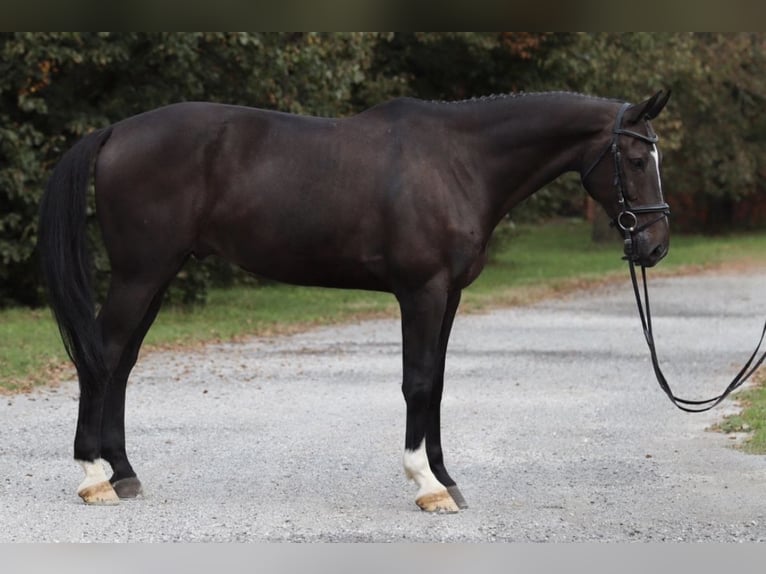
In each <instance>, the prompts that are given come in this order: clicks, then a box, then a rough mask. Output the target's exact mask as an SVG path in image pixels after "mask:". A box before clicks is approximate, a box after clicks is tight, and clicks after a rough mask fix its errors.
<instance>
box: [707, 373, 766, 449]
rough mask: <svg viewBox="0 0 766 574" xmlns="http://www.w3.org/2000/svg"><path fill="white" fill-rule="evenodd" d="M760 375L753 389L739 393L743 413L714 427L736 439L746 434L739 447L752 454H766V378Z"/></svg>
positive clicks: (727, 418)
mask: <svg viewBox="0 0 766 574" xmlns="http://www.w3.org/2000/svg"><path fill="white" fill-rule="evenodd" d="M760 373H761V374H760V376H756V381H755V385H754V386H753V387H752V388H750V389H747V390H745V391H740V392H739V393H737V400H738V401H739V403H740V405H742V412H740V413H739V414H736V415H730V416H727V417H726V418H724V420H723V421H722V422H721V423H719V424H717V425H715V426H714V427H713V430H716V431H719V432H723V433H727V434H731V435H732V437H734V438H736V437H737V436H739V435H740V434H744V435H745V439H744V441H743V442H741V443H740V444H739V445H738V446H739V448H741V449H742V450H744V451H745V452H749V453H752V454H766V376H765V375H764V374H763V372H762V371H760Z"/></svg>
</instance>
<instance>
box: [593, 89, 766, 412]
mask: <svg viewBox="0 0 766 574" xmlns="http://www.w3.org/2000/svg"><path fill="white" fill-rule="evenodd" d="M629 106H630V104H627V103H626V104H623V105H622V107H621V108H620V111H619V112H618V114H617V119H616V121H615V125H614V129H613V130H612V141H611V142H610V144H609V146H607V147H606V148H605V149H604V150H603V151H602V152H601V154H600V155H599V156H598V158H596V161H595V162H593V164H591V166H590V167H589V168H588V169H587V170H585V172H584V173H583V175H582V180H583V181H584V180H585V178H586V177H587V176H588V174H590V172H591V171H593V169H594V168H595V167H596V166H597V165H598V164H599V163H600V162H601V160H602V159H603V158H604V156H605V155H606V153H607V151H610V150H611V152H612V157H613V159H614V186H615V188H616V190H617V201H618V204H619V211H618V213H617V216H616V217H615V218H614V221H613V222H612V223H613V225H616V226H617V227H618V228H619V229H620V232H621V233H622V237H623V243H624V250H625V256H624V257H623V259H625V260H626V261H627V262H628V266H629V269H630V279H631V282H632V283H633V292H634V294H635V296H636V306H637V307H638V316H639V318H640V319H641V326H642V328H643V331H644V338H645V339H646V344H647V346H648V347H649V353H650V355H651V359H652V367H653V369H654V375H655V377H656V378H657V382H658V383H659V385H660V388H661V389H662V390H663V391H664V392H665V394H666V395H667V396H668V398H669V399H670V401H671V402H672V403H673V404H674V405H675V406H676V407H678V408H679V409H681V410H682V411H686V412H689V413H701V412H704V411H707V410H710V409H712V408H713V407H715V406H717V405H718V404H720V403H721V401H723V400H724V399H725V398H726V397H727V396H729V394H730V393H731V392H732V391H734V390H735V389H737V388H739V387H740V386H742V385H743V384H744V383H745V382H746V381H747V380H748V379H749V378H750V376H751V375H752V374H753V373H755V372H756V371H757V370H758V368H759V367H760V366H761V365H762V364H763V362H764V360H766V351H765V352H764V353H763V354H762V355H761V356H760V357H759V358H758V359H757V360H756V357H758V352H759V351H760V349H761V345H762V344H763V341H764V339H766V322H764V325H763V330H762V331H761V337H760V339H759V340H758V345H757V346H756V347H755V350H754V351H753V353H752V354H751V355H750V358H749V359H748V360H747V362H746V363H745V365H744V366H743V367H742V368H741V369H740V370H739V372H738V373H737V374H736V376H735V377H734V378H733V379H732V381H731V382H730V383H729V385H728V386H727V387H726V389H725V390H724V391H723V392H722V393H721V394H720V395H718V396H715V397H713V398H710V399H706V400H688V399H682V398H679V397H677V396H676V395H675V394H674V393H673V391H672V389H671V388H670V385H669V384H668V381H667V379H666V378H665V375H664V373H663V372H662V369H661V368H660V364H659V360H658V358H657V349H656V345H655V342H654V331H653V329H652V312H651V306H650V304H649V288H648V283H647V280H646V267H644V266H643V265H642V266H641V281H642V285H643V292H644V296H643V301H642V299H641V289H640V288H639V285H638V277H637V273H636V255H635V253H634V250H633V237H634V236H635V235H636V234H637V233H640V232H641V231H643V230H644V229H647V228H648V227H650V226H652V225H654V224H655V223H657V222H658V221H661V220H662V219H663V218H665V217H667V216H668V215H670V207H669V206H668V204H667V203H664V202H663V203H659V204H653V205H646V206H637V207H631V206H630V204H629V202H628V199H627V197H626V195H625V186H624V184H623V176H622V162H621V154H620V148H619V145H618V138H619V136H620V135H626V136H629V137H633V138H637V139H640V140H642V141H645V142H647V143H649V144H652V145H655V143H656V142H657V140H658V137H657V136H656V135H655V134H653V133H650V134H649V135H644V134H640V133H637V132H634V131H631V130H626V129H623V127H622V118H623V115H624V114H625V111H626V110H627V109H628V107H629ZM645 213H660V215H659V217H657V218H655V219H652V220H650V221H649V222H647V223H644V224H643V225H640V226H639V225H638V217H637V215H640V214H645Z"/></svg>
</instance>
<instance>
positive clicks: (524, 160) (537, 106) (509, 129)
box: [462, 95, 617, 227]
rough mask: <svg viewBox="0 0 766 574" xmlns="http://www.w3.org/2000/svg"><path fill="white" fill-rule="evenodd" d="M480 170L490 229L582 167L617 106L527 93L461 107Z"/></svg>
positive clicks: (485, 214)
mask: <svg viewBox="0 0 766 574" xmlns="http://www.w3.org/2000/svg"><path fill="white" fill-rule="evenodd" d="M471 105H473V106H474V109H473V110H468V109H466V118H470V120H467V121H466V122H465V123H464V124H463V126H462V129H463V130H465V131H466V132H468V133H470V134H471V137H470V138H469V139H470V140H471V144H470V145H471V146H473V147H474V151H475V152H478V153H477V154H476V156H475V157H476V159H475V161H476V162H478V164H479V169H480V171H481V172H482V180H483V186H481V187H482V189H481V190H480V192H481V194H482V195H483V196H482V197H480V198H478V199H479V200H480V201H481V203H482V204H483V205H482V210H483V211H484V212H485V213H484V218H485V219H486V220H487V221H488V224H489V225H490V226H491V227H494V225H495V224H497V222H498V221H500V219H502V218H503V216H505V214H506V213H508V211H509V210H510V209H511V208H513V207H514V206H515V205H517V204H518V203H520V202H521V201H523V200H524V199H526V198H527V197H529V196H530V195H532V194H533V193H535V192H536V191H537V190H538V189H540V188H541V187H543V186H544V185H545V184H547V183H549V182H551V181H553V180H554V179H556V178H557V177H558V176H560V175H561V174H562V173H565V172H567V171H577V170H580V169H581V168H582V163H583V161H584V155H585V154H586V153H587V152H588V151H589V150H590V149H591V148H592V147H593V145H594V138H597V137H598V136H599V135H600V134H602V133H603V132H604V130H606V129H609V127H610V121H611V118H613V117H614V113H615V112H614V108H615V107H616V106H617V104H615V103H613V102H610V101H604V100H598V99H595V98H586V97H583V96H575V95H557V96H543V95H528V96H523V97H518V98H510V97H509V98H506V99H503V98H498V99H497V100H492V101H487V102H477V103H475V104H466V106H471Z"/></svg>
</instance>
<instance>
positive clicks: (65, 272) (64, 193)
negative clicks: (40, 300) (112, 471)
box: [38, 128, 112, 393]
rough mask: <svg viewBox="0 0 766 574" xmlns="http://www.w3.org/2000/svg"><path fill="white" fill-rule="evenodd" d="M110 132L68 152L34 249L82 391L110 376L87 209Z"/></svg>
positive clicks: (45, 201)
mask: <svg viewBox="0 0 766 574" xmlns="http://www.w3.org/2000/svg"><path fill="white" fill-rule="evenodd" d="M111 132H112V130H111V128H105V129H102V130H98V131H95V132H93V133H91V134H89V135H87V136H85V137H84V138H82V139H81V140H80V141H78V142H77V143H76V144H75V145H74V146H73V147H72V148H71V149H70V150H69V151H67V152H66V153H65V154H64V157H62V158H61V161H59V163H58V165H56V167H55V169H54V170H53V174H52V175H51V177H50V179H49V180H48V184H47V186H46V188H45V194H44V195H43V198H42V201H41V203H40V221H39V227H38V251H39V254H40V257H41V261H42V267H43V274H44V277H45V282H46V286H47V289H48V298H49V303H50V306H51V309H52V310H53V314H54V316H55V318H56V322H57V323H58V328H59V331H60V332H61V338H62V340H63V341H64V346H65V347H66V350H67V353H68V354H69V357H70V359H72V362H73V363H74V365H75V367H76V368H77V375H78V378H79V380H80V392H83V393H86V392H93V391H95V390H97V389H98V388H99V387H101V388H103V386H104V385H105V384H106V379H107V376H108V371H107V368H106V364H105V362H104V351H103V342H102V339H101V333H100V332H99V328H98V325H97V323H96V316H95V304H94V296H93V285H92V283H93V282H92V277H91V260H90V254H89V251H88V245H87V243H88V242H87V229H86V216H87V213H86V209H87V192H88V184H89V182H90V179H91V173H92V166H93V163H94V158H95V157H96V156H97V155H98V152H99V150H100V149H101V146H102V145H103V144H104V143H105V142H106V140H107V139H108V138H109V136H110V135H111Z"/></svg>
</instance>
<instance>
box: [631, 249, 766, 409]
mask: <svg viewBox="0 0 766 574" xmlns="http://www.w3.org/2000/svg"><path fill="white" fill-rule="evenodd" d="M628 265H629V266H630V279H631V281H632V282H633V291H634V293H635V295H636V305H637V306H638V316H639V317H640V318H641V325H642V327H643V329H644V338H645V339H646V344H647V345H648V346H649V353H650V354H651V357H652V367H653V368H654V375H655V376H656V377H657V382H658V383H659V384H660V388H661V389H662V390H663V391H665V394H666V395H667V396H668V398H669V399H670V400H671V402H672V403H673V404H674V405H675V406H677V407H678V408H679V409H681V410H682V411H686V412H688V413H701V412H704V411H707V410H710V409H712V408H713V407H715V406H717V405H718V404H719V403H720V402H721V401H723V400H724V399H725V398H726V397H727V396H729V393H731V392H732V391H733V390H735V389H737V388H739V387H740V386H741V385H742V384H744V383H745V381H747V380H748V379H749V378H750V376H751V375H752V374H753V373H755V371H757V370H758V367H760V366H761V364H762V363H763V362H764V360H766V352H764V353H763V354H762V355H761V356H760V358H759V359H758V360H757V361H756V360H755V358H756V357H757V356H758V351H759V350H760V349H761V344H762V343H763V340H764V338H766V322H765V323H764V325H763V330H762V331H761V338H760V339H759V341H758V345H757V346H756V347H755V350H754V351H753V353H752V354H751V355H750V358H749V359H748V360H747V362H746V363H745V366H744V367H742V368H741V369H740V371H739V372H738V373H737V375H736V376H735V377H734V378H733V379H732V381H731V382H730V383H729V386H727V387H726V389H725V390H724V391H723V392H722V393H721V394H720V395H718V396H717V397H713V398H711V399H707V400H701V401H690V400H687V399H681V398H679V397H677V396H676V395H674V394H673V391H672V390H671V388H670V385H669V384H668V381H667V379H666V378H665V375H664V374H663V372H662V369H661V368H660V364H659V361H658V359H657V349H656V346H655V344H654V332H653V331H652V312H651V307H650V305H649V289H648V286H647V282H646V267H643V266H641V280H642V283H643V286H644V303H642V302H641V291H640V289H639V287H638V279H637V277H636V266H635V263H633V261H632V260H631V259H628ZM753 361H755V362H753Z"/></svg>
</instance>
